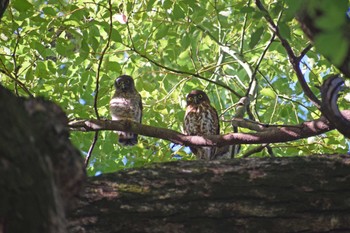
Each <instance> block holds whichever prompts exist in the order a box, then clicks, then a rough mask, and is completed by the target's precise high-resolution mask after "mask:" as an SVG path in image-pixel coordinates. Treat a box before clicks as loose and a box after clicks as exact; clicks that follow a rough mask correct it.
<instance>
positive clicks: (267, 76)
mask: <svg viewBox="0 0 350 233" xmlns="http://www.w3.org/2000/svg"><path fill="white" fill-rule="evenodd" d="M310 2H311V5H312V4H315V3H316V4H318V6H319V7H321V8H322V9H327V11H326V12H327V14H324V15H323V16H322V20H320V21H318V22H317V25H318V26H319V27H321V28H322V29H325V30H328V31H331V33H330V34H324V35H321V36H318V37H317V38H311V39H312V40H314V44H315V47H316V48H315V47H314V46H313V45H312V44H311V42H310V38H308V37H306V35H305V34H304V32H303V31H302V29H301V27H300V25H299V23H298V22H297V20H296V19H295V15H296V12H297V11H298V10H299V9H300V7H301V3H302V1H292V0H289V1H273V0H265V1H264V2H260V1H258V0H257V1H242V0H236V1H216V0H210V1H207V0H198V1H181V0H180V1H170V0H162V1H159V0H150V1H142V0H134V1H130V0H129V1H112V0H108V1H102V0H101V1H82V0H78V1H73V2H71V1H65V0H60V1H51V0H49V1H44V0H31V1H29V0H13V1H11V2H10V4H9V7H8V9H7V11H6V12H5V13H4V15H3V17H2V19H1V24H0V45H1V46H0V72H1V73H0V81H1V84H2V85H4V86H5V87H7V88H8V89H10V90H13V92H15V93H16V94H17V95H19V96H35V97H37V96H43V97H45V98H47V99H49V100H52V101H54V102H56V103H57V104H58V105H59V106H61V107H62V108H63V109H64V110H65V112H66V114H67V116H68V118H69V119H70V120H71V121H74V120H79V119H91V118H95V119H96V118H97V119H110V115H109V109H108V105H109V100H110V98H111V95H112V93H113V83H114V80H115V78H117V77H118V76H119V75H121V74H128V75H131V76H132V77H133V78H134V79H135V84H136V88H137V89H138V91H139V92H140V94H141V96H142V99H143V108H144V109H143V120H142V123H143V124H145V125H151V126H156V127H162V128H167V129H172V130H175V131H178V132H182V122H183V117H184V109H185V97H186V95H187V93H189V92H190V91H191V90H193V89H201V90H204V91H205V92H206V93H207V94H208V96H209V98H210V100H211V102H212V105H213V106H215V108H216V109H217V111H218V113H219V116H220V119H221V123H220V124H221V134H226V133H231V132H233V126H232V122H231V119H232V118H233V117H235V116H236V117H237V115H238V116H239V117H244V118H247V119H250V121H255V122H260V123H261V125H263V126H265V127H266V126H276V125H278V126H281V127H282V126H291V127H293V126H295V127H297V126H296V125H299V124H301V123H302V122H304V121H307V120H313V119H318V118H320V116H321V112H320V111H319V109H318V108H317V101H315V99H317V98H318V99H320V98H321V93H320V89H319V87H320V86H321V85H322V83H323V81H324V80H325V76H327V75H328V74H331V73H339V71H338V69H337V68H336V66H338V67H339V66H340V64H341V63H342V61H343V60H344V59H345V58H346V56H349V54H348V53H346V52H347V51H348V50H349V41H347V40H344V37H343V36H342V31H341V29H343V26H344V24H346V22H347V21H346V20H347V17H346V12H347V9H348V6H349V2H348V1H347V0H342V1H336V2H334V1H330V0H328V1H327V0H325V1H322V4H319V3H318V2H319V1H310ZM310 9H312V6H311V7H310ZM291 53H292V54H291ZM291 55H293V56H295V57H294V58H300V59H299V60H297V59H296V60H295V61H297V63H293V59H291V58H293V56H291ZM323 55H324V56H325V57H327V58H328V60H327V59H326V58H325V57H324V56H323ZM300 74H301V75H302V77H303V78H304V81H305V83H303V82H300V78H301V76H300ZM303 85H304V87H303ZM305 85H306V86H307V87H308V88H309V89H310V92H312V93H313V95H314V96H315V98H314V99H313V97H312V95H311V98H310V94H309V93H307V92H305ZM242 97H249V99H250V101H249V106H248V108H247V111H246V112H245V111H244V115H243V116H240V115H239V114H238V112H239V106H241V105H240V103H241V102H240V100H242V99H241V98H242ZM346 98H347V96H346V95H345V96H344V99H345V100H346ZM313 102H314V103H313ZM315 102H316V104H315ZM339 106H340V109H349V108H348V107H347V104H346V101H342V102H340V105H339ZM239 132H241V133H246V132H251V129H246V128H243V127H239ZM94 134H95V135H94ZM94 137H95V138H96V139H97V140H96V145H95V146H94V148H93V151H92V157H91V159H90V161H89V165H88V172H89V173H90V174H95V173H96V172H111V171H115V170H118V169H123V168H128V167H134V166H141V165H144V164H147V163H151V162H161V161H170V160H177V159H179V158H181V159H193V158H194V157H193V156H192V154H191V153H189V150H188V148H185V147H183V146H177V145H174V144H173V143H170V142H169V141H167V140H162V139H159V138H151V137H147V136H140V138H139V143H138V144H137V145H136V146H134V147H121V146H120V145H118V144H117V136H116V134H115V133H113V132H112V131H99V133H98V134H97V133H85V132H79V131H76V132H72V134H71V139H72V141H73V143H74V144H75V145H76V147H77V148H78V149H79V150H80V151H81V152H82V154H83V155H85V156H86V155H87V153H88V151H89V148H90V147H91V144H92V143H93V139H94ZM347 150H348V146H347V141H346V138H345V137H344V136H343V135H342V134H340V133H339V132H338V131H336V130H333V131H330V132H327V133H325V134H321V135H317V136H312V137H309V138H307V139H300V140H297V141H290V142H284V143H273V144H264V145H245V144H243V145H242V146H241V150H240V152H239V153H238V154H237V155H236V156H237V157H242V156H248V155H251V154H252V156H287V155H289V156H290V155H295V156H298V155H309V154H319V153H346V152H347ZM252 151H253V152H255V153H253V152H252Z"/></svg>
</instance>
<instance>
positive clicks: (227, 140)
mask: <svg viewBox="0 0 350 233" xmlns="http://www.w3.org/2000/svg"><path fill="white" fill-rule="evenodd" d="M341 114H342V116H343V117H344V118H345V119H347V120H350V110H344V111H342V112H341ZM69 126H70V128H71V130H78V131H100V130H117V131H127V132H133V133H136V134H140V135H144V136H149V137H155V138H160V139H164V140H169V141H171V142H173V143H176V144H181V145H186V146H192V145H197V146H220V147H221V146H226V145H233V144H261V143H277V142H288V141H294V140H298V139H302V138H308V137H311V136H316V135H319V134H322V133H325V132H328V131H330V130H333V129H334V126H333V125H332V124H330V123H329V121H328V120H327V119H326V118H325V117H321V118H319V119H317V120H313V121H307V122H304V123H302V124H300V125H295V126H284V127H265V130H262V131H260V132H257V133H229V134H225V135H217V136H215V135H213V136H207V137H204V136H186V135H184V134H182V133H179V132H177V131H174V130H170V129H165V128H158V127H154V126H149V125H142V124H140V123H137V122H132V121H128V120H121V121H111V120H94V119H92V120H82V121H78V122H71V123H70V124H69Z"/></svg>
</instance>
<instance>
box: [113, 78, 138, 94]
mask: <svg viewBox="0 0 350 233" xmlns="http://www.w3.org/2000/svg"><path fill="white" fill-rule="evenodd" d="M114 87H115V89H116V90H117V91H123V92H126V91H130V90H133V89H135V83H134V79H133V78H132V77H131V76H129V75H121V76H119V77H118V78H117V79H116V80H115V82H114Z"/></svg>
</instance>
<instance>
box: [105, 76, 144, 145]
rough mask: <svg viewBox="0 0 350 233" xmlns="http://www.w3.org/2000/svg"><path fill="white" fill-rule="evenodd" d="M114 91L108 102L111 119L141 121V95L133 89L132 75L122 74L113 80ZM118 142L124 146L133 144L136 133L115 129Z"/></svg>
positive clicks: (135, 139) (135, 141)
mask: <svg viewBox="0 0 350 233" xmlns="http://www.w3.org/2000/svg"><path fill="white" fill-rule="evenodd" d="M114 87H115V93H114V95H113V97H112V99H111V101H110V102H109V109H110V112H111V116H112V120H131V121H136V122H139V123H141V118H142V100H141V95H140V94H139V93H138V92H137V90H136V89H135V83H134V80H133V78H132V77H130V76H128V75H122V76H120V77H118V78H117V79H116V80H115V82H114ZM117 134H118V135H119V143H120V144H121V145H125V146H133V145H135V144H136V143H137V134H134V133H129V132H123V131H117Z"/></svg>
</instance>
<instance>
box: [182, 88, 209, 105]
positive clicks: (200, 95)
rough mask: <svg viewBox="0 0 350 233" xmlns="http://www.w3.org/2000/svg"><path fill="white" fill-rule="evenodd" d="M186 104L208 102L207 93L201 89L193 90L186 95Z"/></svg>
mask: <svg viewBox="0 0 350 233" xmlns="http://www.w3.org/2000/svg"><path fill="white" fill-rule="evenodd" d="M186 102H187V106H188V105H199V104H201V103H203V102H206V103H208V104H209V103H210V100H209V98H208V96H207V94H206V93H205V92H204V91H201V90H193V91H191V92H190V93H189V94H188V95H187V97H186Z"/></svg>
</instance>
